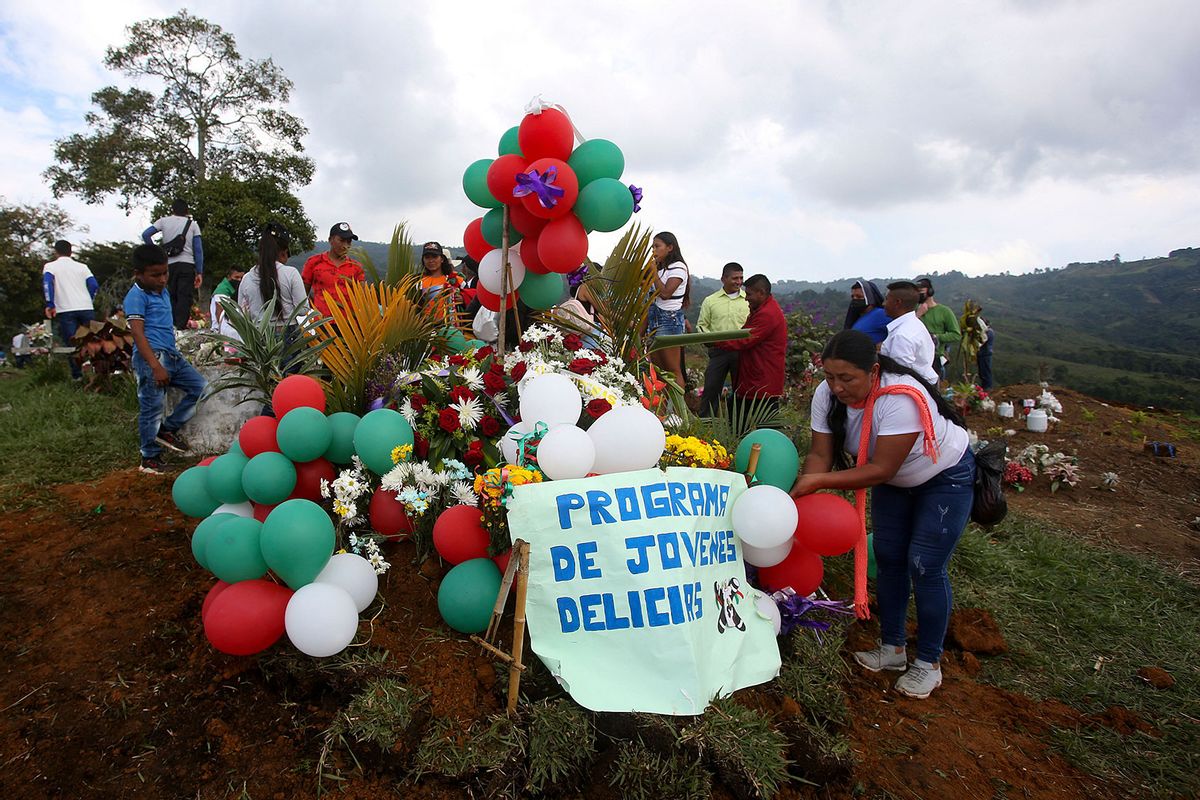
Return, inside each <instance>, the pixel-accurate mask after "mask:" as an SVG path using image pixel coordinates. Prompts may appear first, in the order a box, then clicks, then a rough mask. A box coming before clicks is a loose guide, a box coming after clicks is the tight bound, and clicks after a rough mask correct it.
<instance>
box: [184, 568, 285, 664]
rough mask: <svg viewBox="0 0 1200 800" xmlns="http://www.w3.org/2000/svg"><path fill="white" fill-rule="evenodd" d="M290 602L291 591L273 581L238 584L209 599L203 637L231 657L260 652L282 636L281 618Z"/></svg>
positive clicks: (241, 582)
mask: <svg viewBox="0 0 1200 800" xmlns="http://www.w3.org/2000/svg"><path fill="white" fill-rule="evenodd" d="M291 599H292V590H291V589H289V588H287V587H286V586H280V585H279V584H277V583H275V582H273V581H268V580H262V579H258V580H252V581H238V582H237V583H235V584H232V585H231V586H229V587H228V588H227V589H225V590H224V591H222V592H221V593H220V594H219V595H217V596H216V597H215V598H214V599H213V601H212V605H210V606H209V607H208V616H207V617H206V618H205V619H204V635H205V636H207V637H208V641H210V642H212V646H213V647H215V648H217V649H218V650H220V651H221V652H222V653H228V654H229V655H231V656H249V655H253V654H254V653H261V652H262V651H263V650H266V649H267V648H268V647H270V646H271V645H273V644H275V642H277V641H279V637H280V636H283V615H284V612H285V611H286V610H287V604H288V601H289V600H291Z"/></svg>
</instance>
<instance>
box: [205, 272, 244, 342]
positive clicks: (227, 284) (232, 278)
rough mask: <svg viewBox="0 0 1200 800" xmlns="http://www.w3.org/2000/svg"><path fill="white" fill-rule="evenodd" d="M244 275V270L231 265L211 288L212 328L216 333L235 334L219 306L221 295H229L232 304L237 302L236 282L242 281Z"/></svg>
mask: <svg viewBox="0 0 1200 800" xmlns="http://www.w3.org/2000/svg"><path fill="white" fill-rule="evenodd" d="M245 276H246V271H245V270H244V269H241V268H239V267H233V268H231V269H230V270H229V274H228V275H227V276H225V277H224V278H222V279H221V282H220V283H218V284H217V288H216V289H213V293H212V308H211V309H210V311H211V315H212V329H213V330H214V331H216V332H217V333H224V334H226V335H227V336H237V331H235V330H234V329H233V327H232V326H231V325H230V324H229V323H228V322H226V320H225V310H224V309H223V308H221V301H220V298H221V297H230V298H232V299H233V302H234V304H236V303H237V296H238V284H240V283H241V282H242V278H244V277H245Z"/></svg>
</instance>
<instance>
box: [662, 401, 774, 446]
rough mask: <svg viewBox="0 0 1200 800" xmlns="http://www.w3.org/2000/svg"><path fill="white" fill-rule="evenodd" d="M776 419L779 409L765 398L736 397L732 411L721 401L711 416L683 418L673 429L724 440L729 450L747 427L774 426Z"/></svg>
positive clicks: (744, 432)
mask: <svg viewBox="0 0 1200 800" xmlns="http://www.w3.org/2000/svg"><path fill="white" fill-rule="evenodd" d="M779 423H780V416H779V413H778V412H777V411H776V410H775V409H774V408H773V407H772V406H771V405H770V404H769V402H768V400H767V398H763V397H759V398H755V399H752V400H739V401H738V402H737V403H735V404H734V407H733V412H732V414H731V413H730V410H729V406H728V405H726V404H725V403H722V404H721V407H720V411H719V413H718V414H717V416H715V417H696V416H694V417H691V418H685V419H684V422H683V425H682V426H681V427H680V428H679V429H678V430H677V433H679V434H680V435H683V436H699V437H701V438H705V439H715V440H717V441H719V442H721V443H722V444H724V445H725V446H726V447H727V448H728V449H729V452H731V453H732V452H733V451H734V450H735V449H737V446H738V444H739V443H740V442H741V441H742V439H744V438H746V435H747V434H749V433H750V432H751V431H754V430H757V429H759V428H776V427H778V426H779Z"/></svg>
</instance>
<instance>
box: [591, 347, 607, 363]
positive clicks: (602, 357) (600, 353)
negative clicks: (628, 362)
mask: <svg viewBox="0 0 1200 800" xmlns="http://www.w3.org/2000/svg"><path fill="white" fill-rule="evenodd" d="M592 352H593V353H595V354H596V355H598V356H600V360H599V361H598V362H596V363H598V364H600V365H601V366H603V365H604V364H607V363H608V356H606V355H604V351H603V350H593V351H592Z"/></svg>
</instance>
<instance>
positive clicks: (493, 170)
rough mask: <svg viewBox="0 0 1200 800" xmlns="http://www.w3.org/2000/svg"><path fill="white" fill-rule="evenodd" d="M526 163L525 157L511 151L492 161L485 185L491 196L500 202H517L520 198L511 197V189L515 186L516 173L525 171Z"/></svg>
mask: <svg viewBox="0 0 1200 800" xmlns="http://www.w3.org/2000/svg"><path fill="white" fill-rule="evenodd" d="M527 163H528V162H526V161H525V159H523V158H521V157H520V156H518V155H513V154H511V153H510V154H509V155H504V156H500V157H499V158H497V159H496V160H495V161H493V162H492V165H491V166H490V167H488V171H487V187H488V191H489V192H491V193H492V197H494V198H496V199H497V200H499V201H500V202H501V203H508V204H512V203H515V202H517V201H518V200H519V199H520V198H517V197H513V189H515V188H516V187H517V174H518V173H521V172H525V167H526V164H527Z"/></svg>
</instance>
